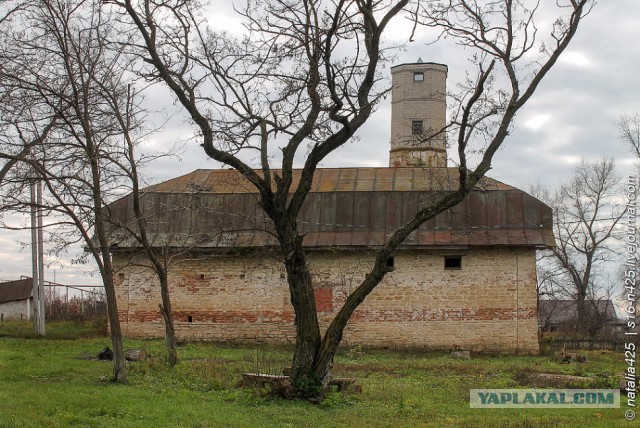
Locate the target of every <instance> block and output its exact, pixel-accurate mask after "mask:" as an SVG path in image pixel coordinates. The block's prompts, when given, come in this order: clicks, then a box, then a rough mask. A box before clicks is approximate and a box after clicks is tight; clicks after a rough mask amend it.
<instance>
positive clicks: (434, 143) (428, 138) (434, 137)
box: [389, 58, 447, 168]
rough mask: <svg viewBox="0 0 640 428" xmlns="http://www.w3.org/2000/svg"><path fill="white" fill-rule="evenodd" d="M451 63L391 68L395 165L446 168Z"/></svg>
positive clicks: (391, 156) (391, 159) (392, 160)
mask: <svg viewBox="0 0 640 428" xmlns="http://www.w3.org/2000/svg"><path fill="white" fill-rule="evenodd" d="M446 80H447V66H446V65H443V64H435V63H423V62H422V59H420V58H418V62H416V63H414V64H401V65H397V66H395V67H392V68H391V82H392V90H391V151H390V153H389V166H391V167H405V166H407V167H420V166H424V167H431V168H434V167H435V168H437V167H446V166H447V148H446V139H445V133H444V127H445V124H446V110H447V108H446Z"/></svg>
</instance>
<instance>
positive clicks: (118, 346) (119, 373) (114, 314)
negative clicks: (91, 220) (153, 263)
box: [103, 262, 127, 383]
mask: <svg viewBox="0 0 640 428" xmlns="http://www.w3.org/2000/svg"><path fill="white" fill-rule="evenodd" d="M105 269H106V272H105V273H104V276H103V280H104V290H105V294H106V298H107V316H108V318H109V330H110V331H111V346H112V347H113V380H114V381H115V382H117V383H126V382H127V372H126V366H125V358H124V346H123V344H122V331H121V329H120V318H119V317H118V307H117V306H116V305H115V304H112V302H116V293H115V288H114V284H113V271H112V270H111V264H110V263H108V262H107V263H105Z"/></svg>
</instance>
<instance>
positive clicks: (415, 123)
mask: <svg viewBox="0 0 640 428" xmlns="http://www.w3.org/2000/svg"><path fill="white" fill-rule="evenodd" d="M411 133H413V135H422V121H421V120H412V121H411Z"/></svg>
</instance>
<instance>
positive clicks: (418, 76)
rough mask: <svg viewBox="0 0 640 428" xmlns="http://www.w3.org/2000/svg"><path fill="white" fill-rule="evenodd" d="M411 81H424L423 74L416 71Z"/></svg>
mask: <svg viewBox="0 0 640 428" xmlns="http://www.w3.org/2000/svg"><path fill="white" fill-rule="evenodd" d="M413 81H414V82H422V81H424V73H423V72H421V71H417V72H415V73H413Z"/></svg>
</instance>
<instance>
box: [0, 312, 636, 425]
mask: <svg viewBox="0 0 640 428" xmlns="http://www.w3.org/2000/svg"><path fill="white" fill-rule="evenodd" d="M31 330H32V329H31V327H30V326H29V325H28V324H22V325H20V324H10V323H3V324H0V427H68V426H81V427H114V426H117V427H256V426H265V427H270V426H273V427H420V426H424V427H616V426H620V427H622V426H628V425H627V423H626V422H625V420H624V409H492V410H479V409H470V408H469V389H471V388H513V387H526V386H527V385H523V384H522V383H523V380H522V379H524V378H526V376H523V373H532V372H544V373H565V374H573V375H581V376H590V377H592V378H593V380H592V381H590V384H589V385H578V386H584V387H597V388H600V387H616V386H617V378H616V375H615V373H619V372H621V371H622V369H623V364H624V360H623V356H622V355H619V354H614V353H600V352H598V353H589V357H590V360H589V362H588V363H585V364H559V363H556V362H553V361H552V360H551V359H550V358H549V357H524V356H522V357H490V356H485V357H477V358H474V359H471V360H453V359H450V358H448V357H447V356H446V355H443V354H436V353H425V352H417V351H392V350H367V349H365V350H358V352H350V351H349V350H346V349H345V350H344V351H343V352H341V353H340V354H339V355H338V356H337V357H336V360H335V365H334V372H335V374H336V375H339V376H349V377H356V378H357V382H358V383H359V384H360V385H362V387H363V389H364V392H363V393H362V394H342V393H331V394H329V396H328V398H327V400H325V401H324V402H323V403H322V404H320V405H313V404H310V403H306V402H297V401H294V402H289V401H284V400H281V399H277V398H272V397H269V396H268V395H267V394H265V391H257V390H252V389H246V388H237V387H236V385H237V383H238V381H239V380H240V378H241V373H243V372H246V371H251V372H255V371H259V372H263V373H278V372H279V371H281V370H282V368H284V367H286V366H288V365H289V360H290V351H289V350H288V349H287V348H284V347H276V346H269V347H268V346H264V345H254V346H248V345H247V346H234V345H222V344H213V343H189V344H187V345H186V346H184V347H182V348H180V350H179V352H180V358H181V362H180V364H178V366H176V367H175V368H174V369H169V368H167V367H166V365H165V363H164V359H163V354H164V352H163V346H164V344H163V342H162V341H161V340H153V341H142V340H133V339H127V340H125V347H126V348H145V349H146V350H147V351H148V352H149V353H150V354H151V355H152V356H153V357H154V358H151V359H150V360H147V361H144V362H141V363H132V364H130V365H129V371H128V383H127V384H126V385H115V384H113V383H111V382H110V381H109V379H110V377H111V371H112V366H111V364H110V363H109V362H98V361H90V360H87V359H82V358H78V357H82V356H95V355H96V354H97V353H98V352H99V351H100V350H101V349H103V348H104V347H105V346H109V341H108V339H107V338H105V337H95V336H93V337H91V331H92V326H86V325H83V326H73V325H72V324H56V325H49V326H48V330H47V332H48V337H47V338H46V339H41V338H35V337H33V335H32V334H31ZM74 331H75V332H77V334H75V335H74ZM21 335H26V336H28V337H21ZM624 406H626V402H625V403H624V404H623V407H624Z"/></svg>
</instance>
